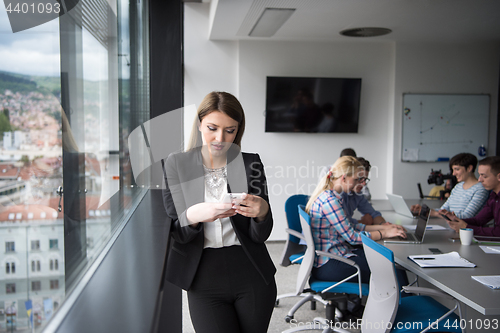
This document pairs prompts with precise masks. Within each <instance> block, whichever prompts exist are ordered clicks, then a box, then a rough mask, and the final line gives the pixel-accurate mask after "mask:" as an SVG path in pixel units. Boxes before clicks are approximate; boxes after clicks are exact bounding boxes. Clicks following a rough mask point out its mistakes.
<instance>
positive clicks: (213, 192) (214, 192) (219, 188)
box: [203, 165, 227, 200]
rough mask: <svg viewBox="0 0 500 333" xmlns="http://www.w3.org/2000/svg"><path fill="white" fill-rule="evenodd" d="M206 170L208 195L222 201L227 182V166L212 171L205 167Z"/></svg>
mask: <svg viewBox="0 0 500 333" xmlns="http://www.w3.org/2000/svg"><path fill="white" fill-rule="evenodd" d="M203 169H204V170H205V186H206V188H207V190H208V194H210V196H211V197H213V198H214V199H216V200H220V197H221V194H222V192H223V191H224V186H226V182H227V180H226V179H227V165H225V166H223V167H222V168H217V169H210V168H207V167H206V166H205V165H203Z"/></svg>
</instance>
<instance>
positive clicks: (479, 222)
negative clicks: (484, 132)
mask: <svg viewBox="0 0 500 333" xmlns="http://www.w3.org/2000/svg"><path fill="white" fill-rule="evenodd" d="M478 171H479V181H480V182H481V184H483V186H484V188H485V189H486V190H491V193H490V196H489V198H488V201H486V205H484V207H483V209H481V211H480V212H479V213H478V214H477V215H476V216H475V217H471V218H467V219H463V220H461V219H459V218H457V217H456V216H454V215H453V214H451V213H448V214H446V215H447V216H448V217H449V218H450V219H451V220H452V221H448V224H449V226H450V227H451V228H452V229H454V230H455V231H456V232H459V230H460V229H462V228H471V229H473V230H474V235H478V236H495V237H500V204H499V203H498V200H499V199H500V194H499V192H500V157H499V156H490V157H486V158H485V159H483V160H481V161H479V166H478ZM492 219H493V220H494V222H495V223H494V225H493V227H487V226H486V224H487V223H488V222H489V221H491V220H492Z"/></svg>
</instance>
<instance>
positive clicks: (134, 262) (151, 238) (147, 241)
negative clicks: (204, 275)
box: [57, 190, 181, 333]
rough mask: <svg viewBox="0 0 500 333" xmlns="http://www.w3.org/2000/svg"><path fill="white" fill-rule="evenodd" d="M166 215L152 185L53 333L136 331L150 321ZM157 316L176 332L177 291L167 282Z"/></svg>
mask: <svg viewBox="0 0 500 333" xmlns="http://www.w3.org/2000/svg"><path fill="white" fill-rule="evenodd" d="M169 227H170V220H169V219H168V217H167V216H166V214H165V210H164V208H163V203H162V200H161V191H160V190H151V191H150V192H149V193H148V194H147V195H146V196H145V198H144V199H143V200H142V202H141V203H140V204H139V206H138V208H137V210H136V211H135V212H134V214H133V215H132V217H131V219H130V221H129V222H128V223H127V225H126V226H125V228H124V229H123V231H122V233H121V234H120V235H119V237H118V239H117V240H116V242H115V243H114V245H113V246H112V247H111V249H110V251H109V253H108V255H107V256H106V257H105V258H104V261H103V262H102V264H101V265H100V266H99V268H98V269H97V271H96V272H95V274H94V275H93V276H92V278H91V279H90V281H89V283H88V284H87V286H86V287H85V289H84V290H83V292H82V293H81V295H80V297H79V298H78V299H77V300H76V302H75V304H74V306H73V307H72V308H71V310H70V311H69V313H68V315H67V316H66V318H65V320H64V321H63V322H62V323H61V325H60V326H59V329H58V330H57V332H61V333H66V332H72V333H79V332H81V333H88V332H92V333H100V332H102V333H113V332H120V333H127V332H130V333H137V332H149V331H150V330H151V327H152V325H153V319H154V313H155V307H156V302H157V297H158V292H159V288H160V285H161V278H162V273H163V266H164V262H165V254H166V247H167V241H168V237H169V236H168V230H169ZM163 296H164V298H163V299H165V300H167V301H165V302H164V309H163V310H164V311H162V316H166V317H169V318H165V319H166V320H167V321H168V322H170V323H171V325H172V326H171V328H172V330H169V332H181V293H180V290H179V289H177V288H172V287H171V286H167V288H165V291H164V294H163Z"/></svg>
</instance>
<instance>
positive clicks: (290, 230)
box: [285, 228, 306, 241]
mask: <svg viewBox="0 0 500 333" xmlns="http://www.w3.org/2000/svg"><path fill="white" fill-rule="evenodd" d="M285 231H286V232H288V233H289V234H290V235H292V236H295V237H297V238H300V239H302V240H304V241H305V240H306V238H305V237H304V235H303V234H301V233H300V232H298V231H296V230H293V229H289V228H286V229H285Z"/></svg>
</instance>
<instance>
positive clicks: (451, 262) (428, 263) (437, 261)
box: [408, 251, 476, 267]
mask: <svg viewBox="0 0 500 333" xmlns="http://www.w3.org/2000/svg"><path fill="white" fill-rule="evenodd" d="M423 258H425V259H427V260H423ZM408 259H410V260H411V261H413V262H414V263H416V264H417V265H419V266H420V267H476V264H474V263H472V262H470V261H469V260H467V259H465V258H462V257H461V256H460V254H459V253H458V252H457V251H453V252H450V253H443V254H417V255H414V256H409V257H408Z"/></svg>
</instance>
